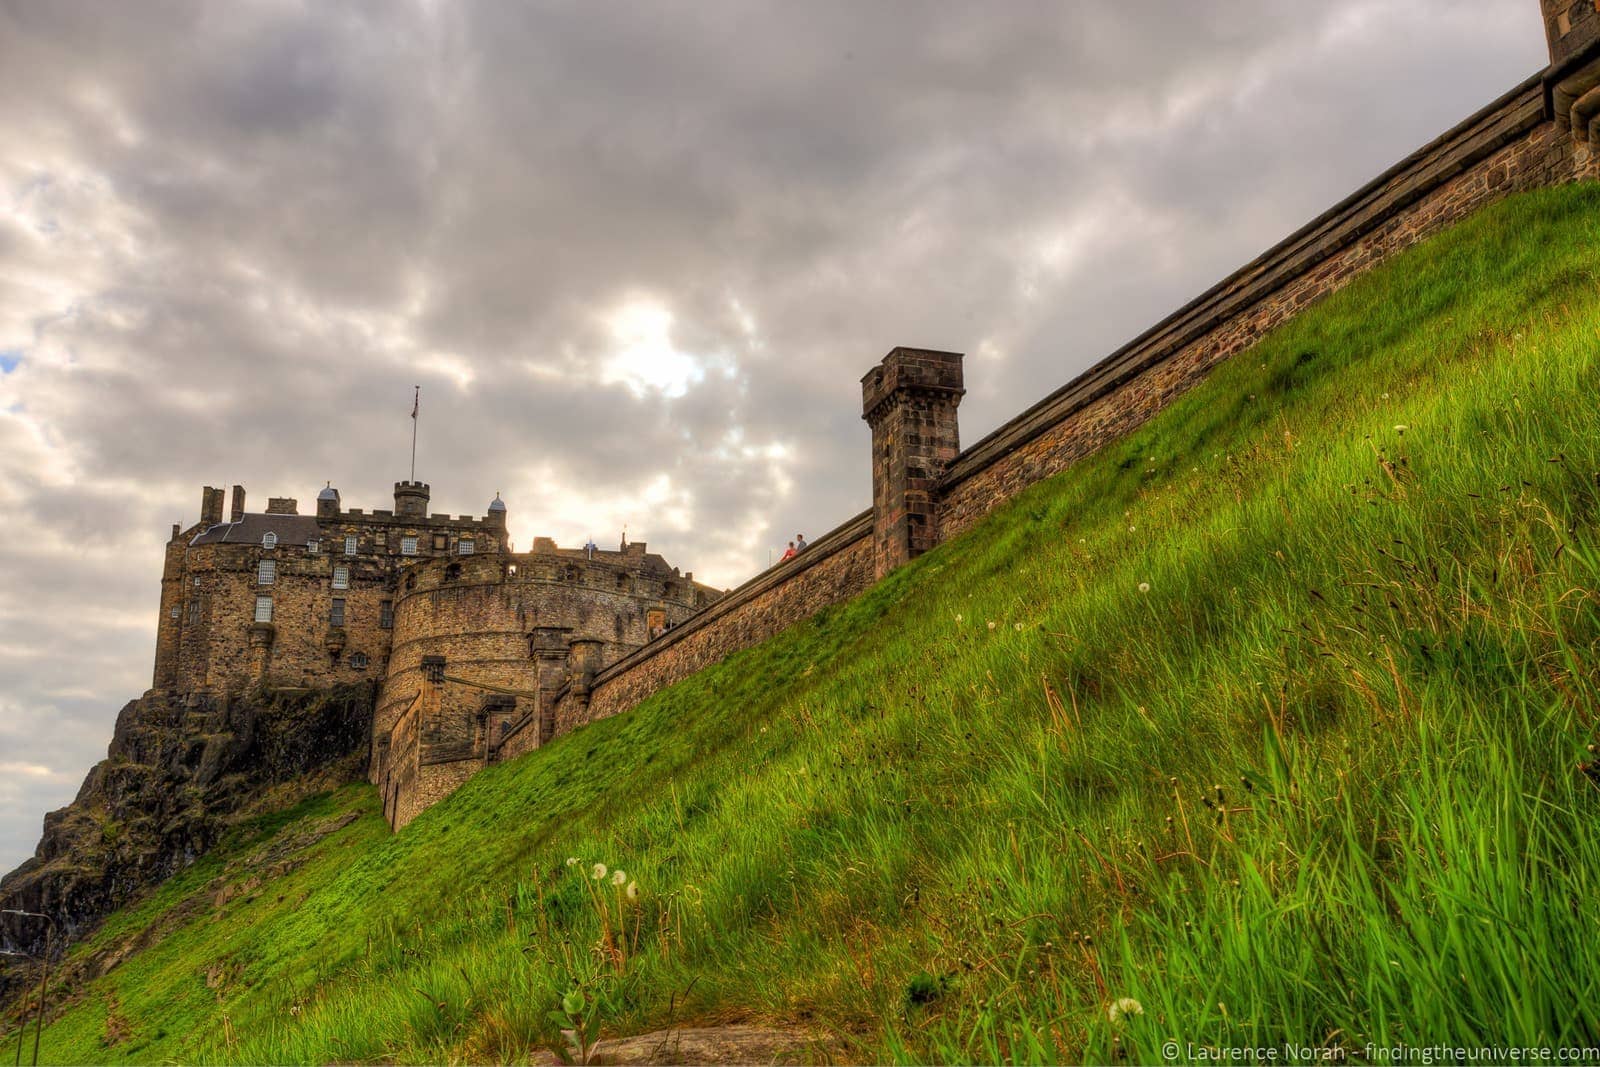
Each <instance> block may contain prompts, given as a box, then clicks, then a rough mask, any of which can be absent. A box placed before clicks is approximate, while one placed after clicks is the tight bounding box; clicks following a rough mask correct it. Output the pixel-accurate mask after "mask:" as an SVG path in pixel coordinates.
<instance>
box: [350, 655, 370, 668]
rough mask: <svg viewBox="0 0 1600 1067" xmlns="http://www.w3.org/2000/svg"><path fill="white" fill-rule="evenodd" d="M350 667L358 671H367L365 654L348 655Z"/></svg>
mask: <svg viewBox="0 0 1600 1067" xmlns="http://www.w3.org/2000/svg"><path fill="white" fill-rule="evenodd" d="M350 666H351V667H352V668H354V669H355V670H358V671H364V670H366V669H367V654H366V653H365V652H352V653H350Z"/></svg>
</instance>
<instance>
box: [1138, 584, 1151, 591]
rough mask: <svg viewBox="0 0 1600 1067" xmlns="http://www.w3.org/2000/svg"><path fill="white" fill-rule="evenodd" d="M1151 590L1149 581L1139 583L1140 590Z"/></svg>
mask: <svg viewBox="0 0 1600 1067" xmlns="http://www.w3.org/2000/svg"><path fill="white" fill-rule="evenodd" d="M1149 591H1150V583H1149V582H1140V583H1139V592H1141V593H1148V592H1149Z"/></svg>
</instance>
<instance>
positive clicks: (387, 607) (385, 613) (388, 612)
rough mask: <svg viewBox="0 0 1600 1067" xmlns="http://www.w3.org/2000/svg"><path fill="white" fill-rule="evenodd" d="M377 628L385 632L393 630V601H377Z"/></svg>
mask: <svg viewBox="0 0 1600 1067" xmlns="http://www.w3.org/2000/svg"><path fill="white" fill-rule="evenodd" d="M378 626H379V627H380V628H382V629H385V630H392V629H394V601H392V600H380V601H378Z"/></svg>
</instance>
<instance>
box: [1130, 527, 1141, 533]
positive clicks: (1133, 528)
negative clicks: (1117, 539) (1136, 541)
mask: <svg viewBox="0 0 1600 1067" xmlns="http://www.w3.org/2000/svg"><path fill="white" fill-rule="evenodd" d="M1138 528H1139V527H1137V526H1130V527H1128V532H1129V533H1133V531H1135V530H1137V529H1138Z"/></svg>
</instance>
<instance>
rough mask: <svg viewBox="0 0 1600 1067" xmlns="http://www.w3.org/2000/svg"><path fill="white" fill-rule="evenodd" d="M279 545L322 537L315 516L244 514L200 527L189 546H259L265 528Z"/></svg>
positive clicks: (296, 543) (303, 542) (300, 543)
mask: <svg viewBox="0 0 1600 1067" xmlns="http://www.w3.org/2000/svg"><path fill="white" fill-rule="evenodd" d="M269 530H270V531H271V532H273V533H275V534H277V535H278V544H280V545H303V544H305V543H306V542H307V541H315V540H317V539H318V538H320V537H321V536H322V527H321V526H319V525H318V524H317V517H316V516H315V515H246V516H245V517H244V518H242V519H240V520H239V521H238V522H223V523H218V524H217V525H215V526H213V527H211V528H210V529H209V530H202V531H201V532H200V533H198V534H196V535H195V538H194V540H192V541H190V542H189V544H190V545H259V544H260V543H261V535H262V534H265V533H266V532H268V531H269Z"/></svg>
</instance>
